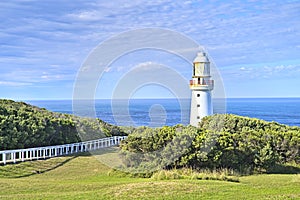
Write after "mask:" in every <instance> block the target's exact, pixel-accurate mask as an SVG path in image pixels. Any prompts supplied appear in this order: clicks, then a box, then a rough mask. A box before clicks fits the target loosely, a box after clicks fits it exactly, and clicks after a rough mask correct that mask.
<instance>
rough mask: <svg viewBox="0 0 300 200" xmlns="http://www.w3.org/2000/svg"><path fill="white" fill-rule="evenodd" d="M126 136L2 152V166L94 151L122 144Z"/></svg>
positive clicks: (0, 162)
mask: <svg viewBox="0 0 300 200" xmlns="http://www.w3.org/2000/svg"><path fill="white" fill-rule="evenodd" d="M125 138H126V136H114V137H108V138H101V139H98V140H91V141H85V142H79V143H72V144H64V145H56V146H47V147H35V148H29V149H16V150H7V151H0V164H4V165H5V164H7V163H16V162H24V161H28V160H38V159H46V158H52V157H56V156H64V155H69V154H74V153H80V152H86V151H93V150H97V149H101V148H105V147H111V146H115V145H118V144H120V142H121V141H122V140H124V139H125Z"/></svg>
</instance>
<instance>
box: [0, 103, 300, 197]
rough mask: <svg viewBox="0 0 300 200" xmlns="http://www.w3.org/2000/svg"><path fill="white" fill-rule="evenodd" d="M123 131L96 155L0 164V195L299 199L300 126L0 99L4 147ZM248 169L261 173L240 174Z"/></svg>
mask: <svg viewBox="0 0 300 200" xmlns="http://www.w3.org/2000/svg"><path fill="white" fill-rule="evenodd" d="M78 131H79V132H80V136H81V137H79V136H78ZM126 133H130V134H129V136H128V139H127V140H125V141H123V142H122V144H121V145H120V147H121V148H120V149H119V148H117V147H114V148H107V149H101V150H99V151H96V152H93V154H94V155H95V156H90V155H89V154H79V155H76V156H66V157H59V158H52V159H47V160H39V161H30V162H24V163H19V164H15V165H5V166H0V188H1V190H0V199H55V198H59V199H297V198H299V199H300V193H299V188H300V175H299V173H300V168H299V166H300V127H289V126H285V125H281V124H278V123H275V122H265V121H262V120H258V119H250V118H246V117H239V116H235V115H214V116H210V117H206V118H204V119H203V120H202V122H201V124H200V127H199V128H196V127H192V126H182V125H176V126H173V127H168V126H165V127H162V128H154V129H153V128H149V127H138V128H133V127H117V126H113V125H110V124H107V123H105V122H103V121H101V120H100V119H88V118H80V117H76V116H72V115H66V114H60V113H53V112H49V111H47V110H45V109H41V108H37V107H34V106H30V105H28V104H25V103H22V102H14V101H10V100H0V149H1V150H3V149H16V148H27V147H35V146H46V145H56V144H64V143H72V142H78V141H81V140H90V139H97V138H100V137H106V136H113V135H125V134H126ZM119 150H121V151H120V152H119ZM99 160H100V161H101V162H102V163H105V164H107V165H108V166H110V167H113V168H114V169H112V168H109V167H107V166H106V165H104V164H101V163H100V162H99ZM122 170H126V171H122ZM265 172H267V173H282V174H266V173H265ZM253 173H256V174H257V173H263V174H260V175H251V176H244V175H245V174H253ZM297 173H298V174H297ZM217 180H221V181H217Z"/></svg>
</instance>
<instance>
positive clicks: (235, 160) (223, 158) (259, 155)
mask: <svg viewBox="0 0 300 200" xmlns="http://www.w3.org/2000/svg"><path fill="white" fill-rule="evenodd" d="M121 148H122V153H123V155H124V159H125V164H126V165H127V167H129V168H137V167H138V168H139V169H140V170H147V169H153V170H156V169H161V168H163V169H165V168H173V167H176V168H178V167H191V168H194V169H203V168H210V169H218V168H231V169H235V170H238V171H240V172H247V173H248V172H252V171H253V170H260V171H261V170H267V171H269V170H271V169H272V168H274V166H276V165H280V164H285V163H291V162H295V163H300V127H290V126H286V125H281V124H278V123H275V122H266V121H263V120H259V119H251V118H247V117H240V116H236V115H229V114H222V115H214V116H210V117H206V118H204V119H203V120H202V122H201V124H200V128H195V127H192V126H187V127H184V126H179V125H178V126H174V127H167V126H166V127H162V128H157V129H150V128H146V127H141V128H138V129H136V130H135V131H134V132H133V134H131V135H129V137H128V139H127V140H126V141H124V142H123V143H122V145H121Z"/></svg>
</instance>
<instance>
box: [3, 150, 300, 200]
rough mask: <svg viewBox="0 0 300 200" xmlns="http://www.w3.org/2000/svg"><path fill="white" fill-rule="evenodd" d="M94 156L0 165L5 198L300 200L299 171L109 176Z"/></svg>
mask: <svg viewBox="0 0 300 200" xmlns="http://www.w3.org/2000/svg"><path fill="white" fill-rule="evenodd" d="M109 172H110V168H109V167H107V166H105V165H104V164H101V163H100V162H99V161H98V160H97V159H96V158H95V156H89V155H81V156H74V157H72V156H70V157H60V158H52V159H48V160H42V161H32V162H25V163H19V164H16V165H6V166H0V199H256V200H257V199H300V175H299V174H298V175H296V174H294V175H283V174H277V175H267V174H265V175H252V176H245V177H240V178H239V180H240V182H239V183H233V182H226V181H208V180H187V179H180V180H165V181H155V180H153V179H150V178H129V177H118V176H117V175H113V176H112V175H109Z"/></svg>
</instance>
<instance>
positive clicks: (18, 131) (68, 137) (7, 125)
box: [0, 99, 125, 150]
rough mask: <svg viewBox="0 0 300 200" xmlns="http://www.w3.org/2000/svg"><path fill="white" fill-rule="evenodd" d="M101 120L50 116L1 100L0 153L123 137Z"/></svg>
mask: <svg viewBox="0 0 300 200" xmlns="http://www.w3.org/2000/svg"><path fill="white" fill-rule="evenodd" d="M124 134H125V133H124V132H123V131H121V130H120V128H119V127H117V126H113V125H110V124H107V123H105V122H104V121H102V120H100V119H89V118H81V117H77V116H73V115H68V114H62V113H56V112H50V111H48V110H46V109H43V108H38V107H36V106H32V105H29V104H26V103H24V102H15V101H12V100H1V99H0V150H7V149H22V148H30V147H40V146H50V145H59V144H67V143H74V142H79V141H82V140H92V139H99V138H102V137H108V136H112V135H124Z"/></svg>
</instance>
